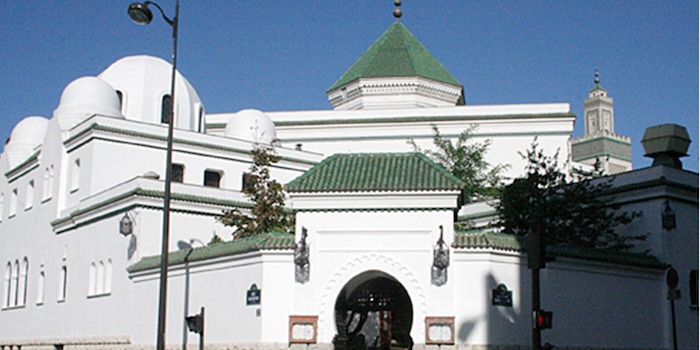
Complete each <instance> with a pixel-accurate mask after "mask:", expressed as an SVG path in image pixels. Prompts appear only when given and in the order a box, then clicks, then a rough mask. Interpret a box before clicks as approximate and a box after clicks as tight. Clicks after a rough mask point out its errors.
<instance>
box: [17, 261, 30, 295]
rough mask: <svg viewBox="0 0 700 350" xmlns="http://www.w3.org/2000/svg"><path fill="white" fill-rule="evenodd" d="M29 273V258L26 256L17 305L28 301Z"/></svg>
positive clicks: (20, 278)
mask: <svg viewBox="0 0 700 350" xmlns="http://www.w3.org/2000/svg"><path fill="white" fill-rule="evenodd" d="M28 274H29V260H28V259H27V257H24V259H23V260H22V272H21V274H20V276H19V286H18V288H17V289H18V290H19V300H18V302H17V305H22V306H24V305H25V304H26V303H27V275H28Z"/></svg>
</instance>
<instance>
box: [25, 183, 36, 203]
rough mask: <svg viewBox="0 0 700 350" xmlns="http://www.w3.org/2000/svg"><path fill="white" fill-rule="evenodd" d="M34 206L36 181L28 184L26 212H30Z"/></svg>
mask: <svg viewBox="0 0 700 350" xmlns="http://www.w3.org/2000/svg"><path fill="white" fill-rule="evenodd" d="M32 206H34V180H29V183H27V197H26V198H25V202H24V210H29V209H31V208H32Z"/></svg>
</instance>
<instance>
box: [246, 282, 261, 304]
mask: <svg viewBox="0 0 700 350" xmlns="http://www.w3.org/2000/svg"><path fill="white" fill-rule="evenodd" d="M261 291H262V290H261V289H258V286H256V285H255V283H253V285H251V286H250V289H248V291H246V297H245V303H246V305H260V292H261Z"/></svg>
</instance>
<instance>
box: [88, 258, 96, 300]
mask: <svg viewBox="0 0 700 350" xmlns="http://www.w3.org/2000/svg"><path fill="white" fill-rule="evenodd" d="M96 283H97V265H95V263H91V264H90V274H89V275H88V295H95V293H96V292H97V288H96Z"/></svg>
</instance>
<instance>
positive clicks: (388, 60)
mask: <svg viewBox="0 0 700 350" xmlns="http://www.w3.org/2000/svg"><path fill="white" fill-rule="evenodd" d="M415 76H420V77H423V78H428V79H433V80H437V81H440V82H443V83H447V84H451V85H455V86H460V87H461V86H462V84H461V83H460V82H459V81H458V80H457V79H455V77H453V76H452V74H450V72H448V71H447V69H445V67H443V65H442V64H441V63H440V62H439V61H438V60H437V59H435V57H434V56H433V55H432V54H431V53H430V52H429V51H428V50H427V49H426V48H425V47H424V46H423V45H422V44H421V43H420V42H419V41H418V39H416V37H415V36H413V34H411V32H410V31H409V30H408V29H407V28H406V26H404V25H403V24H401V22H396V23H394V24H392V25H391V26H390V27H389V29H387V30H386V32H384V34H382V36H381V37H379V39H377V41H375V42H374V44H372V46H370V48H369V49H367V51H366V52H365V53H364V54H363V55H362V56H361V57H360V58H359V59H358V60H357V61H356V62H355V63H354V64H353V65H352V66H351V67H350V69H348V71H347V72H345V74H343V76H341V77H340V79H338V81H336V82H335V84H333V86H331V87H330V88H329V89H328V91H332V90H335V89H337V88H339V87H341V86H343V85H346V84H348V83H350V82H351V81H353V80H356V79H359V78H379V77H415Z"/></svg>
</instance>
